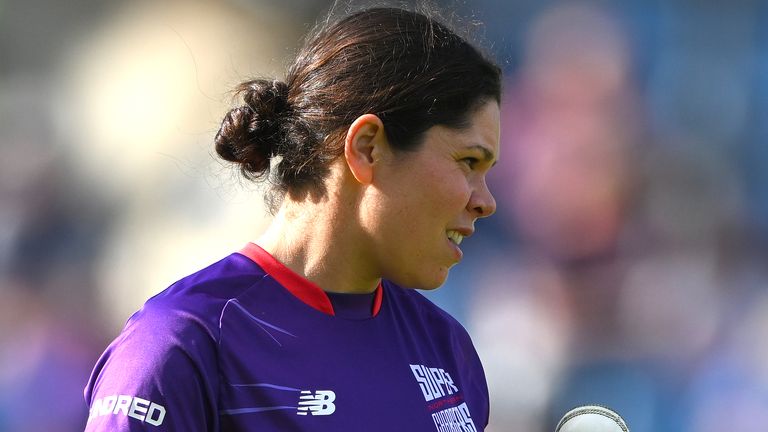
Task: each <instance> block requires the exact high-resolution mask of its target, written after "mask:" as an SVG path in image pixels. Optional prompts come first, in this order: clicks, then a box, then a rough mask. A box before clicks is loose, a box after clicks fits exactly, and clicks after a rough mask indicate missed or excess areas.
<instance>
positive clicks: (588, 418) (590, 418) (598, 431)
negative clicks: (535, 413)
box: [555, 405, 629, 432]
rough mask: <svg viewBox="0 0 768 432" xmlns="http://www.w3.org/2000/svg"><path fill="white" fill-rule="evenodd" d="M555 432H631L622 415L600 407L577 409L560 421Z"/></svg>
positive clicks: (591, 406) (592, 406)
mask: <svg viewBox="0 0 768 432" xmlns="http://www.w3.org/2000/svg"><path fill="white" fill-rule="evenodd" d="M555 432H629V427H627V424H626V423H625V422H624V419H622V418H621V416H620V415H618V414H616V412H614V411H613V410H611V409H608V408H606V407H603V406H599V405H584V406H580V407H576V408H574V409H572V410H570V411H568V412H567V413H565V415H564V416H563V418H562V419H560V423H558V424H557V427H556V428H555Z"/></svg>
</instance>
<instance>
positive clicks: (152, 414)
mask: <svg viewBox="0 0 768 432" xmlns="http://www.w3.org/2000/svg"><path fill="white" fill-rule="evenodd" d="M164 419H165V407H163V406H162V405H158V404H156V403H154V402H152V403H150V404H149V410H148V411H147V417H146V420H145V421H146V422H147V423H149V424H151V425H152V426H160V425H161V424H163V420H164Z"/></svg>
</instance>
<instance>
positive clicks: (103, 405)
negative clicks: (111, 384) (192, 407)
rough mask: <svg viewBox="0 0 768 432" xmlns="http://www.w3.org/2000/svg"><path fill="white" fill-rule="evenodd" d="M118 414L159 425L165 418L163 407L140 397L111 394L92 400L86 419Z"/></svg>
mask: <svg viewBox="0 0 768 432" xmlns="http://www.w3.org/2000/svg"><path fill="white" fill-rule="evenodd" d="M118 414H122V415H124V416H127V417H131V418H134V419H136V420H139V421H142V422H146V423H148V424H151V425H152V426H160V425H161V424H163V420H164V419H165V407H164V406H162V405H159V404H156V403H154V402H152V401H149V400H146V399H142V398H140V397H134V396H129V395H111V396H106V397H103V398H99V399H96V400H94V401H93V403H92V404H91V408H90V411H89V413H88V421H90V420H91V419H92V418H94V417H103V416H106V415H118Z"/></svg>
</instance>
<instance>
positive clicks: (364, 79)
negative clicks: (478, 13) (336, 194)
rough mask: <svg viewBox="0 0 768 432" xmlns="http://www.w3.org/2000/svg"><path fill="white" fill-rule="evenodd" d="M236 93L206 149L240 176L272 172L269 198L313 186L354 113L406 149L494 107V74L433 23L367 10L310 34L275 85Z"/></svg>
mask: <svg viewBox="0 0 768 432" xmlns="http://www.w3.org/2000/svg"><path fill="white" fill-rule="evenodd" d="M237 93H238V94H239V95H240V96H241V97H242V99H243V101H244V105H243V106H240V107H237V108H234V109H232V110H231V111H229V112H228V113H227V114H226V116H225V117H224V120H223V122H222V124H221V128H220V129H219V132H218V134H217V135H216V138H215V143H216V152H217V153H218V154H219V156H221V157H222V158H223V159H225V160H228V161H232V162H236V163H238V164H240V167H241V170H242V172H243V174H244V175H245V177H246V178H249V179H255V178H259V177H262V176H264V175H267V174H269V173H270V172H271V171H274V172H273V176H272V179H273V183H274V186H275V188H276V191H277V192H280V193H285V192H288V193H298V192H302V191H307V188H308V187H310V188H312V187H317V186H318V185H320V184H321V183H322V180H323V178H324V177H325V174H326V172H327V168H328V166H329V164H330V162H331V161H333V160H334V159H336V158H337V157H339V156H340V155H342V154H343V151H344V141H343V138H344V136H345V134H346V130H347V128H348V127H349V125H350V124H351V123H352V122H353V121H354V120H355V119H356V118H357V117H359V116H361V115H363V114H368V113H372V114H376V115H377V116H379V118H381V120H382V122H383V123H384V130H385V133H386V134H387V138H388V140H389V142H390V144H391V145H392V146H393V147H394V148H396V149H398V150H403V151H408V150H413V149H415V148H417V146H418V145H419V143H420V141H421V140H420V138H421V137H422V135H423V133H424V132H425V131H427V130H428V129H429V128H431V127H432V126H435V125H444V126H448V127H453V128H462V127H466V126H467V121H468V118H469V116H470V114H471V113H472V111H473V110H474V109H475V108H477V107H478V106H479V105H480V104H481V103H483V102H485V101H487V100H495V101H496V102H499V99H500V93H501V71H500V69H499V68H498V67H497V66H496V65H495V64H494V63H492V62H491V61H489V60H488V59H487V58H486V57H484V56H483V55H482V54H481V53H480V52H479V51H478V50H477V49H475V48H474V47H473V46H472V45H470V44H469V43H468V42H467V41H466V40H465V39H464V38H462V37H460V36H458V35H457V34H456V33H455V32H453V31H451V30H450V29H449V28H448V27H447V26H446V25H444V24H441V23H439V22H438V21H437V20H435V19H433V18H429V17H427V16H425V15H423V14H420V13H416V12H410V11H406V10H403V9H396V8H374V9H367V10H363V11H361V12H357V13H354V14H352V15H350V16H348V17H346V18H343V19H341V20H339V21H337V22H335V23H330V24H327V25H325V26H323V27H321V28H320V29H319V30H317V31H316V32H315V33H314V34H313V35H311V36H310V37H309V38H308V40H307V42H306V43H305V45H304V47H303V48H302V49H301V51H300V52H299V55H298V56H297V58H296V60H295V62H294V63H293V65H292V66H291V67H290V69H289V71H288V75H287V77H286V81H285V82H281V81H276V80H264V79H256V80H252V81H246V82H244V83H242V84H240V86H239V87H238V88H237ZM274 157H279V163H278V164H276V165H272V166H271V164H270V161H271V160H272V159H273V158H274Z"/></svg>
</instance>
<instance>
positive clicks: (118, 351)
mask: <svg viewBox="0 0 768 432" xmlns="http://www.w3.org/2000/svg"><path fill="white" fill-rule="evenodd" d="M263 277H264V272H263V270H261V268H260V267H258V266H257V265H255V264H254V263H253V262H252V261H250V260H248V259H247V258H245V257H243V256H242V255H239V254H232V255H230V256H228V257H226V258H224V259H223V260H221V261H219V262H217V263H214V264H212V265H211V266H209V267H206V268H205V269H202V270H200V271H198V272H195V273H193V274H191V275H189V276H187V277H185V278H183V279H181V280H179V281H178V282H176V283H174V284H173V285H171V286H170V287H169V288H167V289H166V290H164V291H162V292H161V293H159V294H157V295H156V296H154V297H152V298H151V299H149V300H147V302H146V303H145V304H144V306H143V307H142V308H141V309H139V310H138V311H137V312H136V313H135V314H133V316H131V317H130V318H129V319H128V322H127V323H126V325H125V327H124V329H123V331H122V332H121V333H120V335H119V336H118V337H117V338H116V339H115V340H114V341H113V342H112V343H111V344H110V345H109V347H107V349H106V351H105V352H104V354H103V355H102V356H101V358H100V359H99V360H98V362H97V364H96V366H95V368H94V370H93V372H92V375H91V378H90V380H89V382H88V385H87V387H86V389H85V397H86V400H87V402H88V404H89V405H90V407H91V413H90V416H89V427H93V428H100V427H106V428H108V429H112V430H123V425H132V424H141V423H143V422H144V420H145V419H144V420H139V419H138V417H136V416H133V415H132V413H134V412H133V411H131V410H130V409H128V408H126V409H123V410H122V411H121V409H119V406H118V405H119V404H120V403H121V399H120V398H123V399H124V403H125V404H128V403H130V404H134V403H136V401H137V400H138V401H146V403H145V405H146V404H148V403H154V404H156V406H157V407H160V408H158V409H162V410H163V412H165V411H166V410H167V412H168V418H166V419H165V420H158V419H157V418H156V419H155V420H157V421H159V422H162V421H165V422H178V421H181V420H182V418H181V417H179V416H178V415H176V416H171V413H172V412H174V413H176V414H178V413H179V412H185V411H189V410H191V409H193V408H194V409H197V414H196V415H195V416H190V419H186V417H184V420H183V421H187V420H189V421H190V422H191V421H192V420H194V421H195V422H197V423H198V424H208V425H210V424H211V422H215V419H216V412H215V403H216V402H215V400H216V392H217V388H218V351H217V347H218V340H219V317H220V314H221V311H222V310H223V309H224V307H225V305H226V304H227V302H228V301H229V300H231V299H232V298H237V297H238V296H240V295H242V294H243V293H244V292H247V291H248V290H249V289H251V288H252V287H256V286H258V285H259V282H260V281H261V280H262V279H263ZM142 403H143V402H142ZM131 406H132V405H131ZM195 407H197V408H195ZM200 407H206V408H204V409H202V410H200V409H199V408H200ZM145 411H146V410H145ZM158 412H159V411H158ZM134 414H135V413H134ZM158 415H159V414H158ZM192 417H194V419H192ZM172 418H175V419H176V420H172ZM164 424H166V423H164ZM118 425H120V427H118ZM174 425H175V426H177V427H179V430H190V431H192V430H198V429H196V428H193V427H191V426H190V427H187V426H189V425H185V426H181V425H180V424H178V423H174Z"/></svg>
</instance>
